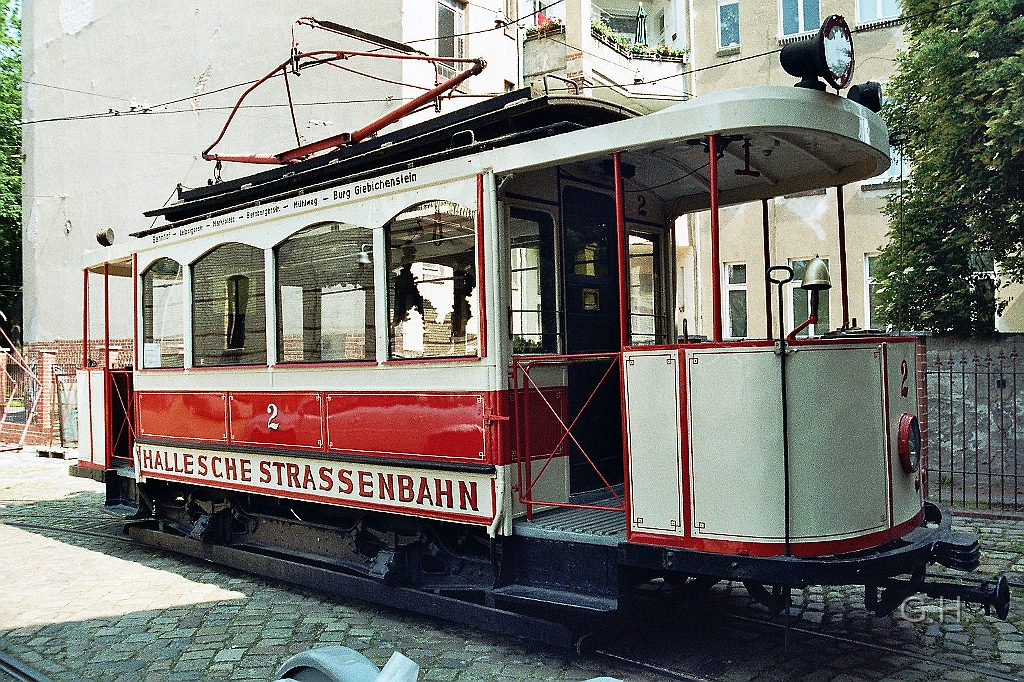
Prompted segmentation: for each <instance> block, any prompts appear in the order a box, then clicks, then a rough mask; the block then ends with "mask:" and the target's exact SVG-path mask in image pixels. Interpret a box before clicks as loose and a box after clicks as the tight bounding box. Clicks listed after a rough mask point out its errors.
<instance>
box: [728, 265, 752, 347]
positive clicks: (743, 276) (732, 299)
mask: <svg viewBox="0 0 1024 682" xmlns="http://www.w3.org/2000/svg"><path fill="white" fill-rule="evenodd" d="M725 282H726V285H725V286H726V298H727V305H726V309H725V317H726V319H725V328H726V329H728V330H729V337H730V338H733V339H744V338H746V337H747V264H746V263H728V264H726V266H725Z"/></svg>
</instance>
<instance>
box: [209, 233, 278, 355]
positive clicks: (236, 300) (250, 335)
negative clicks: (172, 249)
mask: <svg viewBox="0 0 1024 682" xmlns="http://www.w3.org/2000/svg"><path fill="white" fill-rule="evenodd" d="M265 266H266V257H265V252H264V250H263V249H261V248H259V247H255V246H252V245H251V244H245V243H242V242H225V243H222V244H218V245H217V246H215V247H214V248H212V249H210V250H209V251H207V252H206V253H204V254H203V255H202V256H200V257H199V258H197V259H196V260H195V261H194V262H193V263H192V265H191V269H192V362H193V366H195V367H225V366H227V367H231V366H240V365H260V364H266V362H267V334H266V327H267V319H266V313H267V311H266V279H267V278H266V273H265ZM243 281H244V282H245V285H244V287H243V286H242V283H243ZM243 288H244V291H243Z"/></svg>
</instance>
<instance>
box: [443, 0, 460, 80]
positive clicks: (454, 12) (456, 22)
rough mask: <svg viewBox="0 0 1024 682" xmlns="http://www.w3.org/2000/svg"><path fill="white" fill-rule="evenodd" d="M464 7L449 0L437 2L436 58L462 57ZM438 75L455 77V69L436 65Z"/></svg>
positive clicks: (449, 66)
mask: <svg viewBox="0 0 1024 682" xmlns="http://www.w3.org/2000/svg"><path fill="white" fill-rule="evenodd" d="M465 7H466V6H465V5H463V4H462V3H460V2H452V1H451V0H438V2H437V56H438V57H462V56H464V54H465V53H464V42H465V37H464V34H465V32H466V29H465V23H464V16H465ZM438 71H439V73H440V74H441V75H442V76H443V77H445V78H451V77H452V76H454V75H455V73H456V69H455V67H453V66H451V65H450V64H438Z"/></svg>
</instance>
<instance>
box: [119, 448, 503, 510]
mask: <svg viewBox="0 0 1024 682" xmlns="http://www.w3.org/2000/svg"><path fill="white" fill-rule="evenodd" d="M135 471H136V472H137V473H136V476H137V479H138V481H139V482H140V483H142V482H144V481H146V480H147V479H159V480H166V481H177V482H180V483H191V484H194V485H202V486H209V487H214V488H222V489H228V490H235V491H239V492H249V493H257V494H261V495H270V496H272V497H285V498H289V499H296V500H306V501H309V502H320V503H325V504H334V505H340V506H348V507H360V508H364V509H377V510H381V511H389V512H397V513H404V514H412V515H415V516H426V517H431V518H442V519H448V520H453V521H460V522H463V523H476V524H489V523H490V522H491V521H492V520H493V518H494V508H495V494H496V490H495V487H494V480H495V479H494V476H493V475H489V474H486V473H476V472H466V471H451V470H441V469H426V468H418V467H417V468H413V467H403V466H401V465H390V464H378V463H364V462H358V463H356V462H344V461H335V460H324V459H317V458H307V457H294V456H291V455H289V454H284V453H282V454H268V453H248V452H244V453H243V452H237V451H235V452H232V451H219V450H203V449H195V448H175V447H169V446H163V445H148V444H143V443H137V444H136V446H135Z"/></svg>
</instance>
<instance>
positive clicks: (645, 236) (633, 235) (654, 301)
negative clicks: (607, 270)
mask: <svg viewBox="0 0 1024 682" xmlns="http://www.w3.org/2000/svg"><path fill="white" fill-rule="evenodd" d="M664 239H665V236H664V234H662V233H660V232H651V231H643V230H636V229H631V230H630V232H629V238H628V240H627V245H626V249H627V272H628V273H629V279H628V288H629V292H628V295H629V301H628V305H629V342H630V345H633V346H651V345H657V344H660V343H667V341H668V337H667V335H668V316H667V314H666V312H665V309H664V299H665V287H664V285H663V282H664V273H663V269H662V268H663V266H664V264H663V262H662V261H663V260H664V258H663V246H662V245H663V242H664ZM634 240H643V241H645V242H647V243H649V244H650V248H651V252H650V253H649V254H646V253H644V254H641V253H635V252H634V246H635V245H638V244H639V243H640V242H639V241H634ZM642 258H643V259H646V258H650V260H651V264H650V270H651V272H650V277H651V281H650V282H649V286H648V288H649V290H650V294H651V302H650V308H651V312H649V313H639V312H636V306H635V303H636V301H637V296H636V292H637V289H638V288H639V287H643V286H645V283H644V282H643V281H642V279H641V278H642V277H643V275H644V274H645V273H641V272H639V269H640V268H637V269H636V270H637V272H635V273H634V267H633V266H634V262H636V261H638V260H639V259H642ZM634 274H635V275H637V276H638V277H634ZM638 318H651V319H652V320H653V321H654V325H653V329H652V330H650V331H648V332H641V331H640V330H638V328H637V323H638V321H639V320H638ZM639 337H646V338H643V339H641V338H639Z"/></svg>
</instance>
